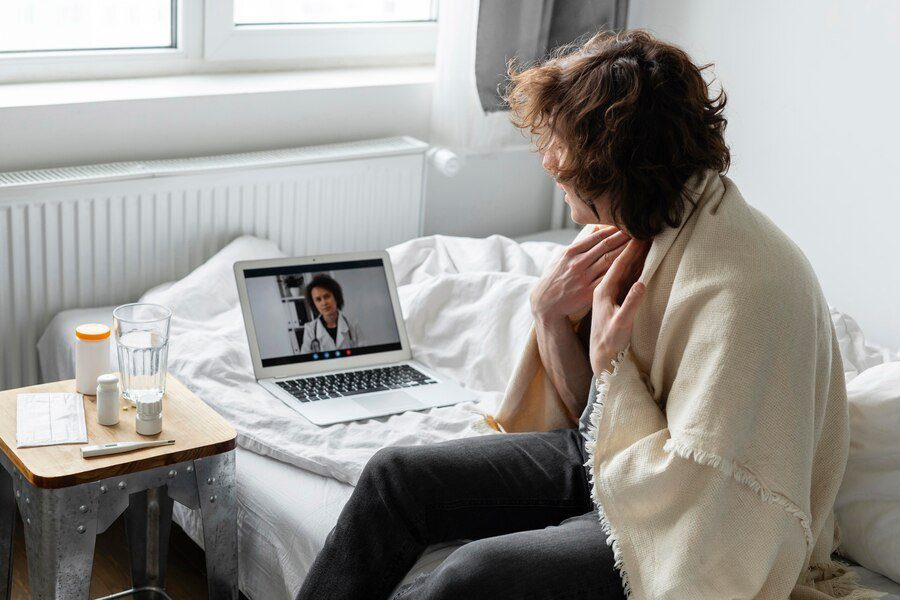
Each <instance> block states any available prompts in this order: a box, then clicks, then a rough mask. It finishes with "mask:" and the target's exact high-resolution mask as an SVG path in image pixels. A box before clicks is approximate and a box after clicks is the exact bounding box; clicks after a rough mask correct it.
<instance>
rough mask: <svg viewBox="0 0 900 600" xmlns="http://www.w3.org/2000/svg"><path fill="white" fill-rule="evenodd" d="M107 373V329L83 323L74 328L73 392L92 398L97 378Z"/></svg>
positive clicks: (99, 325)
mask: <svg viewBox="0 0 900 600" xmlns="http://www.w3.org/2000/svg"><path fill="white" fill-rule="evenodd" d="M108 371H109V327H108V326H106V325H101V324H100V323H85V324H84V325H79V326H78V327H76V328H75V391H76V392H78V393H79V394H85V395H87V396H93V395H94V394H96V393H97V378H98V377H100V376H101V375H103V374H104V373H106V372H108Z"/></svg>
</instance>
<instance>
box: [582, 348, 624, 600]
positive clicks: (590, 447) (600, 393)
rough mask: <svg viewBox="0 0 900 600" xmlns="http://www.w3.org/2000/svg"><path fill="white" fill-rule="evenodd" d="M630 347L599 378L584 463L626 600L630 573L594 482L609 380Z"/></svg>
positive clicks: (620, 353)
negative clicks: (598, 436) (625, 565)
mask: <svg viewBox="0 0 900 600" xmlns="http://www.w3.org/2000/svg"><path fill="white" fill-rule="evenodd" d="M630 347H631V345H630V344H629V345H628V346H626V347H625V349H624V350H622V351H621V352H619V354H618V355H617V356H616V357H615V358H614V359H613V360H612V368H613V369H612V372H611V373H610V372H609V371H603V372H601V373H600V375H599V377H598V378H597V397H596V399H595V400H594V406H593V407H592V409H591V418H590V423H589V424H588V428H587V437H588V439H587V442H586V443H585V449H586V450H587V455H588V459H587V461H586V462H585V463H584V466H585V467H588V473H590V481H589V484H590V487H591V500H593V501H594V506H596V507H597V516H598V517H599V519H600V527H601V528H602V529H603V532H604V533H605V534H606V545H607V546H611V547H612V551H613V561H614V566H615V568H616V570H617V571H618V572H619V577H620V578H621V579H622V588H623V589H624V590H625V597H626V598H631V582H630V581H629V580H628V573H627V572H626V571H625V567H624V565H623V564H622V550H621V548H620V547H619V538H618V536H617V535H616V532H615V530H614V529H613V527H612V525H611V524H610V522H609V520H607V518H606V512H604V510H603V505H602V504H600V498H599V495H598V494H597V485H596V483H595V481H594V450H595V448H596V446H597V428H598V427H599V426H600V417H601V416H602V415H603V405H604V403H605V402H606V395H607V392H608V391H609V380H610V378H611V377H614V376H615V375H616V373H618V372H619V365H620V364H621V363H622V361H623V360H625V354H626V353H627V352H628V349H629V348H630Z"/></svg>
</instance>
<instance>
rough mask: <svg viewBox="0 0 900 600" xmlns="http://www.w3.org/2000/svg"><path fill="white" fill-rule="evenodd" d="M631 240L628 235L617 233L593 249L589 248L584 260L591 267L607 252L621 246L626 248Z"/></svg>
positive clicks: (622, 232)
mask: <svg viewBox="0 0 900 600" xmlns="http://www.w3.org/2000/svg"><path fill="white" fill-rule="evenodd" d="M630 239H631V238H630V237H628V234H627V233H625V232H624V231H616V232H615V233H613V234H612V235H611V236H609V237H607V238H605V239H603V240H602V241H600V243H598V244H597V245H595V246H594V247H593V248H588V250H587V251H585V253H584V260H585V261H587V264H589V265H591V264H594V263H596V262H597V261H598V260H600V258H601V257H602V256H603V255H604V254H606V253H607V252H609V251H611V250H615V249H616V248H619V247H620V246H621V247H624V246H625V244H627V243H628V240H630ZM606 268H607V269H608V268H609V265H607V266H606Z"/></svg>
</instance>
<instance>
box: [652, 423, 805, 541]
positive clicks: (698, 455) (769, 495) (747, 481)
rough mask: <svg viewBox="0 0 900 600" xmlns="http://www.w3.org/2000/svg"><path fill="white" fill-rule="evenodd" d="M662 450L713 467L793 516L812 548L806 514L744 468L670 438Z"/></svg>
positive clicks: (722, 457)
mask: <svg viewBox="0 0 900 600" xmlns="http://www.w3.org/2000/svg"><path fill="white" fill-rule="evenodd" d="M663 450H665V451H666V452H669V453H673V454H675V455H677V456H680V457H681V458H683V459H685V460H693V461H694V462H696V463H699V464H701V465H706V466H709V467H713V468H714V469H718V470H719V471H721V472H723V473H724V474H725V475H728V476H729V477H734V478H735V479H736V480H737V481H738V483H742V484H744V485H746V486H747V487H749V488H750V489H751V490H753V491H754V492H755V493H756V495H758V496H759V497H760V498H762V499H763V500H764V501H765V502H769V503H771V504H775V505H777V506H780V507H781V508H782V509H784V510H785V511H787V512H788V514H790V515H793V516H794V517H796V518H797V520H798V521H800V526H801V527H802V528H803V534H804V535H805V536H806V547H807V549H810V548H812V546H813V534H812V529H811V528H810V525H809V523H810V520H811V519H810V517H809V515H808V514H806V512H805V511H804V510H803V509H802V508H800V507H799V506H797V505H796V504H794V503H793V502H791V501H790V500H788V499H787V498H785V497H784V496H782V495H781V494H779V493H778V492H773V491H772V490H771V489H769V488H768V487H767V486H766V485H765V484H763V483H762V482H761V481H760V480H759V479H757V477H756V475H754V474H753V473H751V472H750V471H749V470H748V469H746V468H745V467H743V466H741V465H740V464H738V463H736V462H734V461H732V460H730V459H727V458H725V457H724V456H719V455H718V454H713V453H712V452H706V451H704V450H700V449H699V448H694V447H692V446H688V445H687V444H683V443H681V442H677V441H675V440H674V439H672V438H669V439H667V440H666V443H665V445H664V446H663Z"/></svg>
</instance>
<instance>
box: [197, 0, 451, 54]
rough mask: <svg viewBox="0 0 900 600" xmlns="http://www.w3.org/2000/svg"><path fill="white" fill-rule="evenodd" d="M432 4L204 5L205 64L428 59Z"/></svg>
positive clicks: (280, 1) (299, 1) (231, 0)
mask: <svg viewBox="0 0 900 600" xmlns="http://www.w3.org/2000/svg"><path fill="white" fill-rule="evenodd" d="M436 8H437V7H436V2H435V1H434V0H206V32H205V33H206V37H205V39H204V56H205V57H206V59H207V60H214V61H215V60H238V59H240V58H244V59H246V58H267V59H284V58H291V57H295V58H296V57H302V58H306V59H323V58H332V59H344V60H347V59H349V60H354V59H355V60H373V59H374V60H379V59H382V60H384V59H390V58H391V57H398V56H406V57H410V56H419V57H422V56H433V55H434V48H435V44H436V40H437V28H436V25H435V20H436V17H437V10H436Z"/></svg>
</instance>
